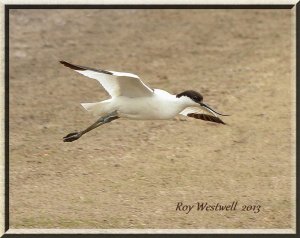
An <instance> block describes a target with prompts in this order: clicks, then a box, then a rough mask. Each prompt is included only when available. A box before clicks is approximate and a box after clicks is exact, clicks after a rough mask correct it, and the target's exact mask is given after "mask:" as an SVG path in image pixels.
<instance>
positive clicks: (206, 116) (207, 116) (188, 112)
mask: <svg viewBox="0 0 300 238" xmlns="http://www.w3.org/2000/svg"><path fill="white" fill-rule="evenodd" d="M179 114H181V115H184V116H187V117H193V118H196V119H200V120H204V121H210V122H215V123H221V124H225V123H224V122H223V121H222V120H221V119H220V118H219V117H217V116H216V115H215V114H213V113H211V112H210V111H207V110H205V109H201V108H198V107H187V108H186V109H184V110H183V111H182V112H180V113H179Z"/></svg>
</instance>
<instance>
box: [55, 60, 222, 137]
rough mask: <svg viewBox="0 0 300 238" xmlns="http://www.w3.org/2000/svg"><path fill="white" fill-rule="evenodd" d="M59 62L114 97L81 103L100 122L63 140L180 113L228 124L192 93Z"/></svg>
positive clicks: (135, 77) (126, 75)
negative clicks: (106, 126)
mask: <svg viewBox="0 0 300 238" xmlns="http://www.w3.org/2000/svg"><path fill="white" fill-rule="evenodd" d="M60 63H61V64H63V65H64V66H66V67H69V68H71V69H73V70H75V71H76V72H78V73H80V74H83V75H84V76H86V77H89V78H93V79H96V80H97V81H98V82H99V83H100V84H101V85H102V86H103V88H104V89H105V90H106V91H107V92H108V94H109V95H110V96H111V98H110V99H107V100H104V101H101V102H94V103H82V104H81V105H82V106H83V107H84V108H85V109H86V110H87V111H88V112H91V113H93V114H94V115H96V116H97V117H98V118H99V119H98V120H97V121H96V122H95V123H93V124H92V125H90V126H89V127H87V128H86V129H85V130H82V131H79V132H78V131H76V132H72V133H69V134H68V135H66V136H65V137H64V138H63V141H64V142H72V141H75V140H77V139H79V138H80V137H81V136H82V135H84V134H85V133H87V132H89V131H91V130H93V129H95V128H97V127H99V126H101V125H103V124H105V123H109V122H111V121H113V120H116V119H119V118H128V119H134V120H167V119H171V118H173V117H175V116H176V115H178V114H181V115H184V116H187V117H193V118H196V119H201V120H204V121H210V122H215V123H221V124H225V123H224V122H223V121H222V120H221V119H220V118H219V117H218V115H221V116H228V115H224V114H221V113H219V112H217V111H215V110H214V109H212V108H211V107H210V106H209V105H208V104H206V103H204V102H203V97H202V95H201V94H200V93H198V92H196V91H193V90H187V91H184V92H182V93H179V94H177V95H172V94H170V93H168V92H166V91H164V90H161V89H152V88H150V87H148V86H147V85H146V84H144V83H143V81H142V80H141V79H140V77H139V76H137V75H135V74H131V73H124V72H115V71H110V70H101V69H93V68H89V67H85V66H80V65H75V64H71V63H68V62H66V61H60Z"/></svg>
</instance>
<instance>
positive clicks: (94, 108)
mask: <svg viewBox="0 0 300 238" xmlns="http://www.w3.org/2000/svg"><path fill="white" fill-rule="evenodd" d="M81 106H83V108H84V109H85V110H87V111H88V112H90V113H92V114H93V115H95V116H102V115H105V114H107V113H109V111H110V110H109V108H110V107H109V102H108V100H106V101H102V102H92V103H81Z"/></svg>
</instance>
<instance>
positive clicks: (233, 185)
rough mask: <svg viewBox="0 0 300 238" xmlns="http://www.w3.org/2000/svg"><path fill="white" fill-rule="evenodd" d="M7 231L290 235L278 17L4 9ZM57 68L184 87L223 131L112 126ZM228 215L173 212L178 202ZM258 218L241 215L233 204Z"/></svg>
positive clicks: (286, 15) (285, 92)
mask: <svg viewBox="0 0 300 238" xmlns="http://www.w3.org/2000/svg"><path fill="white" fill-rule="evenodd" d="M9 21H10V29H9V37H10V40H9V44H10V45H9V46H10V47H9V55H10V58H9V70H10V71H9V72H10V77H9V85H10V91H9V99H10V102H9V107H10V110H9V113H10V115H9V116H10V117H9V132H10V135H9V138H10V139H9V153H10V157H9V160H10V171H9V172H10V204H9V205H10V228H157V229H159V228H160V229H164V228H169V229H171V228H187V229H190V228H232V229H235V228H247V229H249V228H292V227H293V226H294V223H293V221H294V220H293V219H294V215H293V210H294V208H295V207H294V200H293V199H292V195H293V194H292V192H293V190H292V178H293V177H294V173H292V172H293V168H294V167H293V163H292V158H293V157H292V156H293V154H292V151H293V146H292V144H293V143H294V141H293V140H292V132H293V128H292V116H293V114H292V108H291V105H292V104H293V103H294V102H293V97H292V96H293V94H294V91H293V87H294V83H295V82H294V81H293V75H292V68H293V65H292V11H291V10H280V9H277V10H275V9H274V10H250V9H249V10H238V9H234V10H201V9H193V10H189V9H186V10H184V9H179V10H160V9H154V10H134V9H131V10H130V9H129V10H104V9H95V10H55V9H51V10H50V9H49V10H25V9H24V10H10V16H9ZM59 60H66V61H69V62H71V63H74V64H79V65H84V66H89V67H93V68H100V69H107V70H114V71H124V72H131V73H135V74H137V75H139V76H140V77H141V78H142V80H143V81H144V82H145V83H146V84H147V85H149V86H150V87H152V88H161V89H164V90H167V91H169V92H170V93H174V94H176V93H180V92H182V91H184V90H188V89H193V90H196V91H199V92H200V93H201V94H202V95H203V96H204V101H205V102H207V103H208V104H210V105H211V106H212V107H214V108H215V109H216V110H217V111H220V112H221V113H225V114H231V116H230V117H226V118H225V117H224V118H223V119H224V121H225V122H226V123H227V125H225V126H224V125H218V124H213V123H210V122H205V121H201V120H195V119H192V118H185V119H178V118H177V119H174V120H170V121H130V120H125V119H121V120H117V121H114V122H112V123H110V124H107V125H105V126H103V127H100V128H98V129H96V130H94V131H92V132H90V133H88V134H87V135H85V136H83V137H82V138H81V139H79V140H78V141H75V142H73V143H64V142H63V141H62V138H63V136H65V135H66V134H68V133H69V132H72V131H74V130H80V129H83V128H86V127H87V126H88V125H90V124H91V123H93V122H94V121H95V120H96V119H97V118H95V117H93V116H92V115H90V114H88V113H87V112H86V111H84V110H83V108H82V107H81V105H80V103H81V102H96V101H101V100H103V99H106V98H108V95H107V94H106V92H105V90H104V89H103V88H101V86H100V85H99V84H98V82H97V81H96V80H92V79H89V78H86V77H84V76H82V75H80V74H77V73H76V72H74V71H72V70H70V69H68V68H65V67H63V66H62V65H61V64H59V63H58V61H59ZM233 201H238V208H237V209H239V210H237V211H230V212H229V211H227V212H226V211H225V212H224V211H223V212H220V211H219V212H196V211H191V212H190V213H189V214H185V213H183V212H178V211H176V210H175V209H176V205H177V203H178V202H183V203H184V204H195V203H196V202H208V203H210V204H216V203H218V202H219V203H222V204H231V203H232V202H233ZM244 204H245V205H260V206H261V211H260V212H259V213H254V212H251V211H248V212H245V211H244V212H243V211H240V210H241V207H242V205H244Z"/></svg>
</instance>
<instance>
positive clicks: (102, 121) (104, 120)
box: [63, 111, 119, 142]
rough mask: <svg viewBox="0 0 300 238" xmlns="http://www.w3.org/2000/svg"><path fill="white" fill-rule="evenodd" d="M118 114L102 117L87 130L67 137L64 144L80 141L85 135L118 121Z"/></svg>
mask: <svg viewBox="0 0 300 238" xmlns="http://www.w3.org/2000/svg"><path fill="white" fill-rule="evenodd" d="M118 118H119V116H118V113H117V111H114V112H112V113H110V114H108V115H106V116H104V117H100V118H99V119H98V120H97V121H96V122H95V123H93V124H92V125H90V126H89V127H88V128H86V129H85V130H82V131H79V132H72V133H70V134H68V135H66V136H65V137H64V138H63V140H64V142H72V141H74V140H77V139H79V138H80V137H81V136H82V135H84V134H85V133H87V132H89V131H91V130H93V129H95V128H97V127H99V126H101V125H103V124H105V123H109V122H111V121H113V120H116V119H118Z"/></svg>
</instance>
